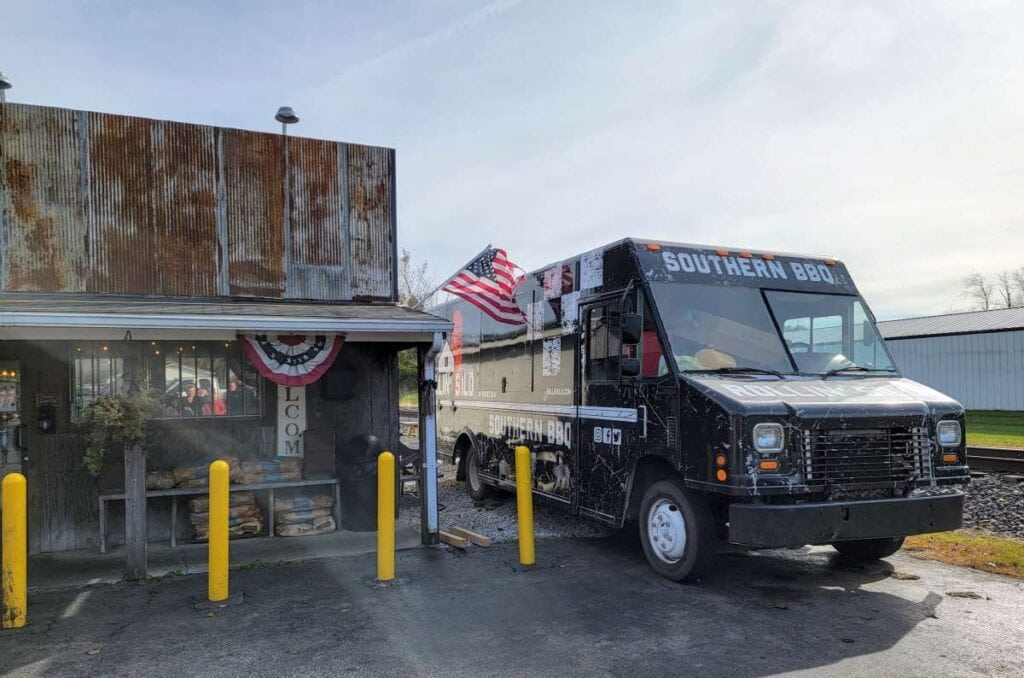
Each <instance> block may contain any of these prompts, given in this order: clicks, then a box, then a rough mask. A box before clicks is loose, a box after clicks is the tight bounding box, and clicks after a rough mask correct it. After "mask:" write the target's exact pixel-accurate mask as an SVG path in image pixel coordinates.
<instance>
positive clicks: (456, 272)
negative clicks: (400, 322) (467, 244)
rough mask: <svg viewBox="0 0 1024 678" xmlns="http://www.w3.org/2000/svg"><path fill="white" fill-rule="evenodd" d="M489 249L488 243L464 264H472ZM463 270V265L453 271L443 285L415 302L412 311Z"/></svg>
mask: <svg viewBox="0 0 1024 678" xmlns="http://www.w3.org/2000/svg"><path fill="white" fill-rule="evenodd" d="M489 249H491V245H490V243H488V244H487V247H485V248H483V249H482V250H480V251H479V252H477V253H476V254H474V255H473V256H472V257H471V258H470V259H469V261H467V262H466V264H470V263H472V262H474V261H476V260H477V259H478V258H479V257H480V256H481V255H482V254H483V253H484V252H486V251H487V250H489ZM464 268H466V266H465V265H463V266H459V267H458V268H457V269H456V270H455V273H452V274H451V275H450V276H448V277H447V278H445V279H444V282H443V283H441V284H440V285H438V286H437V287H435V288H434V289H433V290H431V292H430V294H428V295H427V296H425V297H423V298H422V299H420V300H419V301H417V302H416V305H415V306H413V309H414V310H415V309H417V308H419V307H420V306H422V305H423V304H424V303H425V302H426V301H427V299H429V298H430V297H432V296H434V295H435V294H437V293H438V292H439V291H440V290H441V288H443V287H444V286H445V285H447V284H448V283H450V282H451V281H452V278H454V277H455V276H457V275H458V274H459V273H462V269H464Z"/></svg>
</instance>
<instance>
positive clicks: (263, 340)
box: [238, 334, 345, 386]
mask: <svg viewBox="0 0 1024 678" xmlns="http://www.w3.org/2000/svg"><path fill="white" fill-rule="evenodd" d="M344 340H345V339H344V337H342V336H340V335H335V334H317V335H315V336H313V335H303V334H279V335H268V334H239V335H238V341H239V343H240V344H241V345H242V350H243V351H244V352H245V356H246V357H247V358H248V359H249V362H251V363H252V364H253V365H254V366H255V367H256V369H257V370H258V371H259V373H260V374H262V375H263V376H264V377H266V378H267V379H269V380H270V381H272V382H274V383H275V384H280V385H282V386H306V385H307V384H312V383H313V382H315V381H316V380H317V379H319V378H320V377H321V376H322V375H323V373H324V372H326V371H327V369H328V368H329V367H330V366H331V363H333V362H334V358H335V356H337V355H338V351H340V350H341V344H342V343H343V342H344Z"/></svg>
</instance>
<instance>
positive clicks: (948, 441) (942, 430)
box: [935, 421, 963, 447]
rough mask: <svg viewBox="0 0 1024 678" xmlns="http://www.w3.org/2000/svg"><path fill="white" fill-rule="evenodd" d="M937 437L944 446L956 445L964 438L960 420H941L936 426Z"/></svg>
mask: <svg viewBox="0 0 1024 678" xmlns="http://www.w3.org/2000/svg"><path fill="white" fill-rule="evenodd" d="M935 437H936V438H938V439H939V445H942V446H943V447H956V446H957V445H959V444H960V441H961V440H962V438H963V433H962V431H961V428H960V422H959V421H940V422H939V423H938V424H936V426H935Z"/></svg>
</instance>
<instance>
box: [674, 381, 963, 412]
mask: <svg viewBox="0 0 1024 678" xmlns="http://www.w3.org/2000/svg"><path fill="white" fill-rule="evenodd" d="M687 380H688V381H690V383H691V384H693V385H694V386H695V387H696V388H697V389H698V390H700V391H702V392H704V394H705V395H706V396H707V397H709V398H711V399H712V400H714V401H716V402H718V403H719V404H721V405H722V406H723V407H725V408H726V409H727V410H729V411H730V412H732V413H736V414H742V413H751V414H754V413H757V414H780V415H781V414H786V413H796V414H798V415H810V414H815V415H822V416H850V415H852V416H862V415H884V414H890V415H891V414H932V413H955V412H962V411H963V408H962V407H961V406H960V404H959V403H957V402H956V401H955V400H953V399H952V398H950V397H949V396H946V395H944V394H942V393H940V392H938V391H936V390H935V389H932V388H929V387H927V386H925V385H924V384H919V383H918V382H916V381H913V380H911V379H904V378H900V377H888V376H885V377H881V376H880V377H860V376H854V377H848V376H842V377H833V378H831V379H820V378H806V377H793V378H787V379H773V378H763V377H737V376H733V375H727V376H726V375H709V374H700V375H688V376H687Z"/></svg>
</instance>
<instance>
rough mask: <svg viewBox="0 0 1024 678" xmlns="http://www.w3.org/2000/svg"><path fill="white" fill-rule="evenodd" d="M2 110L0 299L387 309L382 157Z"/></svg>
mask: <svg viewBox="0 0 1024 678" xmlns="http://www.w3.org/2000/svg"><path fill="white" fill-rule="evenodd" d="M285 156H286V146H285V140H284V139H283V137H281V136H279V135H276V134H264V133H259V132H246V131H241V130H234V129H223V128H215V127H206V126H202V125H188V124H183V123H174V122H163V121H156V120H148V119H144V118H133V117H127V116H118V115H107V114H100V113H86V112H82V111H69V110H64V109H56V108H44V107H39V106H27V105H23V104H4V105H0V256H2V258H0V288H2V289H3V290H5V291H22V292H87V293H113V294H147V295H161V296H190V297H212V296H240V297H272V298H282V297H284V298H291V299H312V300H379V301H391V300H394V298H395V295H396V286H397V281H396V279H395V268H396V265H397V261H396V257H395V209H394V208H395V202H394V201H395V158H394V151H393V150H391V149H386V148H376V147H368V146H357V145H351V144H341V143H335V142H330V141H320V140H315V139H304V138H296V137H290V138H289V139H288V140H287V158H288V162H287V163H286V162H285Z"/></svg>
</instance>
